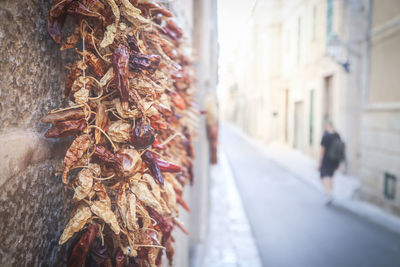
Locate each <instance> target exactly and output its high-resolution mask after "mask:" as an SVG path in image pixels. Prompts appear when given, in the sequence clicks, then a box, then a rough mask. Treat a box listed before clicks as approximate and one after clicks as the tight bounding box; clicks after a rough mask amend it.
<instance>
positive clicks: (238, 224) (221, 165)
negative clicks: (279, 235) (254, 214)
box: [202, 146, 262, 267]
mask: <svg viewBox="0 0 400 267" xmlns="http://www.w3.org/2000/svg"><path fill="white" fill-rule="evenodd" d="M218 156H219V158H218V160H219V162H218V164H217V165H216V166H213V167H212V169H211V185H210V215H209V216H210V217H209V222H208V233H207V239H206V240H207V241H206V244H205V257H204V260H203V264H202V266H204V267H209V266H210V267H261V266H262V265H261V261H260V257H259V254H258V250H257V247H256V244H255V240H254V238H253V236H252V232H251V228H250V225H249V222H248V220H247V217H246V214H245V212H244V209H243V206H242V201H241V199H240V196H239V192H238V189H237V186H236V184H235V180H234V178H233V176H232V171H231V169H230V166H229V163H228V160H227V158H226V156H225V153H224V151H223V149H222V147H221V146H220V147H219V154H218Z"/></svg>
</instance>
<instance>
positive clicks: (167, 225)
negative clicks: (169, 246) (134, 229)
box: [146, 207, 174, 242]
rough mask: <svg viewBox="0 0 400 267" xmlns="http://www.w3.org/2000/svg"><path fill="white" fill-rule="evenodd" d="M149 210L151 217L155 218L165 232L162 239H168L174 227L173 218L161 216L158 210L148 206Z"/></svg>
mask: <svg viewBox="0 0 400 267" xmlns="http://www.w3.org/2000/svg"><path fill="white" fill-rule="evenodd" d="M146 209H147V212H148V213H149V215H150V217H151V218H153V219H154V220H155V221H156V222H157V226H158V227H159V228H160V230H161V232H162V233H163V237H162V241H163V242H164V241H166V240H168V239H169V237H170V236H171V231H172V229H173V228H174V224H173V222H172V219H171V218H167V217H163V216H161V215H160V214H159V213H158V212H157V211H155V210H154V209H152V208H150V207H146Z"/></svg>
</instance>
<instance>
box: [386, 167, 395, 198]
mask: <svg viewBox="0 0 400 267" xmlns="http://www.w3.org/2000/svg"><path fill="white" fill-rule="evenodd" d="M396 180H397V179H396V176H394V175H393V174H390V173H387V172H386V173H385V185H384V192H383V194H384V195H385V197H386V198H387V199H394V198H395V196H396Z"/></svg>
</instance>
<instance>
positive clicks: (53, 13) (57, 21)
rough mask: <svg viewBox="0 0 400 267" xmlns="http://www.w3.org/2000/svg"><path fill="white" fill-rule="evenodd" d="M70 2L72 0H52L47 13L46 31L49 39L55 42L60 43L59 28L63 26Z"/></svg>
mask: <svg viewBox="0 0 400 267" xmlns="http://www.w3.org/2000/svg"><path fill="white" fill-rule="evenodd" d="M72 2H73V0H54V1H53V2H52V3H51V5H50V9H49V12H48V13H47V21H46V28H47V32H48V33H49V35H50V37H51V39H53V41H54V42H55V43H57V44H61V29H62V27H63V26H64V21H65V17H66V16H67V10H68V7H69V6H70V5H71V3H72Z"/></svg>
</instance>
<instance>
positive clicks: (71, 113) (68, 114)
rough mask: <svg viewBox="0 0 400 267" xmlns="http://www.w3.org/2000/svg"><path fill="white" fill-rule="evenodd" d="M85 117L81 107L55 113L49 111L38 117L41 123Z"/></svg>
mask: <svg viewBox="0 0 400 267" xmlns="http://www.w3.org/2000/svg"><path fill="white" fill-rule="evenodd" d="M83 117H85V112H84V111H83V109H81V108H75V109H69V110H64V111H60V112H57V113H49V114H47V115H46V116H44V117H43V118H41V119H40V121H41V122H43V123H53V124H54V123H56V122H60V121H68V120H79V119H82V118H83Z"/></svg>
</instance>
